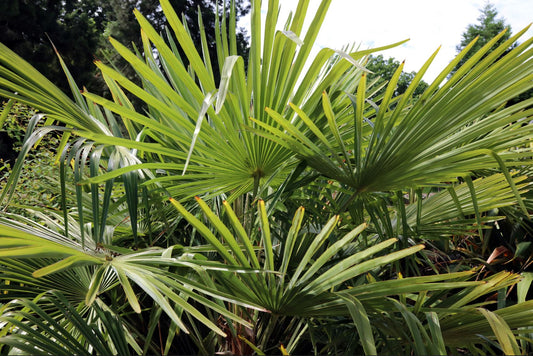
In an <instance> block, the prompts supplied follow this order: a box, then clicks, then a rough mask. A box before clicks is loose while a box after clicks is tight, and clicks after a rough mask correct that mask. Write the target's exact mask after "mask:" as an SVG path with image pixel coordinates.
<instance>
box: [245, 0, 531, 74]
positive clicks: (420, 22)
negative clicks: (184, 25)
mask: <svg viewBox="0 0 533 356" xmlns="http://www.w3.org/2000/svg"><path fill="white" fill-rule="evenodd" d="M266 3H267V1H266V0H263V8H264V9H263V11H262V12H263V15H264V16H265V15H266ZM297 3H298V0H280V4H281V14H280V21H279V22H280V26H281V24H284V22H285V20H286V18H287V15H288V14H289V11H294V10H295V9H296V5H297ZM319 3H320V1H319V0H311V2H310V7H309V10H308V16H307V17H308V21H310V20H311V18H312V16H313V14H314V13H315V11H316V9H317V8H318V5H319ZM490 3H491V4H493V5H494V6H495V8H496V10H497V11H498V18H502V17H503V18H504V19H505V22H506V23H507V24H509V25H511V29H512V33H517V32H518V31H519V30H521V29H523V28H524V27H526V26H527V25H528V24H530V23H531V22H533V0H491V1H490ZM486 4H487V1H486V0H446V1H444V0H372V1H368V0H367V1H362V0H332V3H331V5H330V8H329V11H328V13H327V15H326V19H325V21H324V24H323V25H322V29H321V32H320V34H319V36H318V38H317V42H316V43H317V44H316V49H315V50H316V51H318V49H320V48H322V47H330V48H334V49H341V48H342V47H343V46H344V45H347V44H352V43H355V44H356V45H360V48H361V49H366V48H372V47H379V46H383V45H387V44H391V43H394V42H398V41H401V40H404V39H408V38H409V39H410V41H409V42H407V43H406V44H404V45H402V46H401V47H396V48H393V49H389V50H387V51H383V52H380V54H383V56H384V57H385V58H388V57H394V58H395V59H396V60H398V61H402V60H405V67H404V70H405V71H407V72H411V71H418V70H419V69H420V67H421V66H422V65H423V63H424V62H425V61H426V60H427V59H428V58H429V56H430V55H431V54H432V53H433V52H434V51H435V50H436V49H437V48H438V47H439V46H442V47H441V49H440V51H439V54H438V55H437V58H436V59H435V61H434V62H433V64H432V65H431V67H430V68H429V70H428V73H426V75H425V77H424V80H426V81H428V82H430V81H432V80H433V79H434V78H435V77H436V76H437V75H438V73H440V71H441V70H442V69H444V67H445V66H446V65H447V64H448V63H449V62H450V60H451V59H452V58H453V57H454V56H455V54H456V50H455V46H456V45H457V44H459V42H460V41H461V34H462V33H463V32H464V31H465V29H466V27H467V26H468V25H469V24H477V23H478V17H479V16H480V14H481V13H480V11H479V10H480V9H482V8H483V7H484V6H485V5H486ZM247 22H248V21H246V20H244V21H243V25H246V23H247ZM248 23H249V22H248ZM263 23H264V22H263ZM304 30H305V28H304ZM531 36H533V30H532V29H530V30H529V31H528V32H527V33H526V34H525V35H524V36H523V37H522V40H523V39H525V38H527V37H531ZM315 53H316V52H315Z"/></svg>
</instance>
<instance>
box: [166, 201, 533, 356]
mask: <svg viewBox="0 0 533 356" xmlns="http://www.w3.org/2000/svg"><path fill="white" fill-rule="evenodd" d="M197 201H198V204H199V205H200V207H201V209H202V210H203V212H204V214H205V217H206V219H207V220H208V221H209V223H210V225H211V226H212V229H210V228H209V227H208V226H206V225H205V224H204V223H203V222H201V221H200V220H199V219H198V218H196V217H195V216H193V215H192V214H190V213H189V212H188V211H187V210H186V209H185V208H184V207H183V206H182V205H181V204H180V203H179V202H177V201H175V200H171V202H172V204H173V205H174V206H175V207H176V209H177V210H178V211H179V212H180V213H181V214H183V216H184V217H185V218H186V219H187V220H188V221H189V222H190V223H191V224H192V225H193V226H194V227H195V228H196V229H197V230H198V232H200V234H202V236H203V237H204V238H205V239H206V241H207V242H208V243H209V245H211V246H212V247H213V248H214V249H215V250H216V251H217V252H218V254H219V255H220V257H221V258H223V259H224V261H225V263H226V264H227V265H228V266H231V267H232V270H239V269H241V271H242V272H243V273H237V274H229V273H228V271H223V270H220V271H217V270H213V271H211V272H212V273H211V276H212V277H213V278H214V284H213V286H212V288H213V289H210V288H206V287H204V286H200V285H195V286H194V288H198V289H202V290H203V291H204V293H208V294H211V295H213V296H215V295H218V296H219V297H222V298H223V299H225V300H227V301H231V302H236V303H237V304H239V305H246V304H248V305H256V306H261V307H263V308H265V310H264V311H266V312H269V313H271V314H272V315H273V316H274V317H279V316H288V317H296V318H316V317H332V316H348V315H350V316H352V318H353V321H354V324H355V327H356V328H357V331H358V334H359V338H360V341H361V344H362V345H363V348H364V350H365V353H366V354H374V353H375V350H376V345H377V344H378V343H377V342H375V340H378V338H379V339H381V338H383V339H389V338H391V337H398V338H401V340H403V342H404V343H405V344H408V343H409V342H412V345H411V346H409V347H412V350H417V351H416V352H418V353H419V354H424V353H426V354H427V353H439V354H446V350H447V349H446V348H452V349H453V348H454V347H460V346H464V345H469V344H474V343H476V342H478V341H479V340H480V339H479V338H480V335H482V337H491V338H494V339H495V340H497V341H498V342H499V343H500V345H502V347H503V349H506V350H508V349H509V348H508V347H507V345H508V344H509V342H511V343H515V344H516V339H515V338H514V336H512V337H511V338H510V339H509V335H512V334H513V333H514V334H527V333H528V329H527V328H524V327H523V326H525V325H532V321H531V320H532V319H531V315H532V313H533V312H532V311H531V310H529V309H527V307H526V308H524V307H520V306H519V305H516V306H510V307H505V308H501V309H499V310H497V311H496V312H491V311H489V310H487V309H486V308H485V306H486V305H488V304H490V301H488V300H484V301H482V302H480V300H482V299H484V298H486V296H489V295H491V294H493V293H496V292H498V291H499V292H501V291H502V290H503V291H504V290H506V288H508V287H511V286H513V285H515V284H516V283H518V282H519V281H520V279H521V277H520V276H519V275H516V274H513V273H509V272H501V273H498V274H495V275H493V276H491V277H489V278H486V279H484V280H481V281H469V279H470V277H472V276H473V273H474V272H472V271H466V272H457V273H447V274H440V275H432V276H421V277H409V278H402V277H401V275H400V276H399V278H397V279H393V280H391V279H389V280H383V281H379V280H376V279H374V278H373V277H371V275H372V274H373V273H377V274H379V272H378V271H380V270H381V269H380V267H382V266H385V265H388V264H390V263H393V262H394V261H397V260H399V259H402V258H405V257H407V256H411V255H413V254H416V253H417V252H419V251H421V250H422V249H423V248H424V246H423V245H416V246H412V247H409V248H406V249H401V250H397V251H395V252H389V251H388V250H390V247H391V246H392V245H394V244H395V243H396V242H397V239H390V240H386V241H383V242H378V241H379V237H378V236H377V235H374V236H373V237H372V238H370V240H372V241H374V243H373V245H372V246H371V247H368V248H362V245H363V244H364V242H363V240H364V239H362V238H361V233H362V232H363V231H364V230H365V229H366V224H363V225H360V226H358V227H356V228H355V229H353V230H352V231H350V232H349V233H347V234H345V235H343V236H336V235H335V228H336V226H337V225H338V222H339V217H338V216H336V217H333V218H332V219H330V220H329V221H328V222H327V223H326V224H325V225H324V226H323V228H322V230H321V231H320V232H317V233H311V232H310V231H305V230H304V229H302V221H303V217H304V216H303V215H304V209H303V208H301V209H299V210H298V211H297V212H296V213H295V215H294V218H293V221H292V225H291V228H290V229H289V231H288V233H287V234H286V235H285V236H282V235H279V234H277V233H275V232H274V231H273V229H274V225H273V224H271V222H270V221H269V218H268V217H267V209H266V207H265V203H264V202H263V201H261V200H260V201H259V202H258V212H257V219H258V220H259V221H258V224H259V226H260V231H259V232H258V233H257V234H254V233H252V234H251V235H249V234H247V233H246V231H245V228H244V227H243V226H242V225H241V223H240V222H239V220H238V218H237V217H236V215H235V213H234V212H233V210H232V209H231V206H230V204H228V203H227V202H224V207H225V216H226V219H227V221H228V222H229V224H228V225H226V224H224V223H223V222H222V221H221V220H220V218H219V217H218V216H217V215H216V214H215V213H214V212H213V211H212V210H211V209H210V208H209V207H208V206H207V205H206V203H205V202H203V201H202V200H201V199H199V198H197ZM220 241H224V242H225V243H224V244H222V243H221V242H220ZM352 249H353V250H355V251H358V252H356V253H353V254H352V253H346V250H350V251H352ZM247 270H253V271H254V273H244V272H245V271H247ZM365 274H367V275H368V276H365ZM527 288H528V286H526V289H527ZM452 291H453V293H452ZM522 299H523V298H522ZM522 302H524V301H523V300H522ZM531 304H532V302H531V301H528V302H525V304H522V305H523V306H525V305H531ZM274 320H275V319H274ZM406 323H407V324H408V325H409V327H408V329H406V328H405V325H406ZM497 325H499V326H498V327H497ZM469 328H473V329H470V332H466V330H469ZM471 330H476V332H475V333H472V332H471ZM478 331H479V333H478ZM509 340H510V341H509ZM407 349H408V348H407Z"/></svg>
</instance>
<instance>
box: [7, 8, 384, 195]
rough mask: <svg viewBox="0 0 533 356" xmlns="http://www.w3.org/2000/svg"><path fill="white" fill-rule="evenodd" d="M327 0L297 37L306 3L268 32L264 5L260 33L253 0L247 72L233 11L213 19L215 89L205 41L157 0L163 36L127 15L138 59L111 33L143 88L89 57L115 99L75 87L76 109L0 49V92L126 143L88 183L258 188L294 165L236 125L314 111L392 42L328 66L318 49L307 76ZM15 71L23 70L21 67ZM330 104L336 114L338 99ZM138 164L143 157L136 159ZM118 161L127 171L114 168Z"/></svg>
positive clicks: (272, 16) (97, 137)
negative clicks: (135, 33)
mask: <svg viewBox="0 0 533 356" xmlns="http://www.w3.org/2000/svg"><path fill="white" fill-rule="evenodd" d="M329 3H330V1H327V0H325V1H322V3H321V5H320V7H319V9H318V11H317V12H316V14H315V16H314V18H313V20H312V23H311V25H310V27H309V30H308V31H307V33H305V35H302V28H303V24H304V18H305V16H306V12H307V8H308V5H309V1H300V3H299V5H298V8H297V10H296V12H295V13H294V16H293V17H292V18H291V20H290V21H289V22H288V23H287V25H286V26H285V28H284V29H283V30H282V31H277V30H276V29H275V28H276V24H277V22H278V7H279V1H271V2H269V8H268V13H267V17H266V22H265V31H264V36H263V37H261V36H262V32H261V31H262V26H261V23H260V12H261V6H260V1H258V0H255V1H252V33H251V47H250V54H249V63H248V73H246V71H245V64H244V61H243V59H242V58H241V57H239V56H238V55H237V52H236V43H235V36H231V34H232V33H235V26H236V24H235V17H234V15H231V16H230V18H229V19H226V18H223V19H222V23H217V36H216V38H217V51H218V63H216V64H215V65H218V66H219V68H220V71H221V80H220V83H219V85H218V88H217V86H216V83H215V79H214V74H213V70H212V67H211V62H210V59H209V55H208V54H207V52H206V48H207V44H206V43H203V46H202V48H203V51H202V53H199V52H198V50H197V49H196V48H195V47H194V45H193V42H192V40H191V38H190V36H189V34H188V32H187V26H186V24H184V23H182V22H181V21H180V20H179V18H178V16H177V15H176V14H175V13H174V11H173V9H172V6H171V5H170V3H169V2H168V0H163V1H162V2H161V6H162V9H163V11H164V12H165V16H166V18H167V19H168V21H169V24H170V26H171V28H172V29H173V34H172V35H170V33H169V35H168V42H166V41H164V40H163V38H162V37H161V36H160V35H159V34H157V33H156V31H155V30H154V28H153V27H152V26H151V25H150V24H149V22H148V21H147V20H146V19H145V18H144V17H143V16H142V15H141V14H140V13H139V12H138V11H136V12H135V16H136V17H137V19H138V21H139V23H140V25H141V28H142V39H143V52H144V57H141V56H140V55H136V54H135V53H133V52H131V51H130V50H128V49H127V48H126V47H125V46H124V45H122V44H120V43H118V42H117V41H115V40H114V39H110V40H111V43H112V45H113V46H114V47H115V49H116V50H117V52H118V53H119V54H120V55H121V56H122V57H123V58H124V59H125V60H126V61H127V62H129V64H130V65H131V66H132V67H133V69H135V71H136V72H137V74H138V75H139V77H140V79H141V83H142V87H141V86H139V85H137V84H136V83H134V82H132V81H131V80H129V79H128V78H126V77H125V76H123V75H122V74H120V73H119V72H117V71H115V70H113V69H112V68H110V67H108V66H106V65H104V64H103V63H101V62H96V65H97V66H98V67H99V68H100V69H101V71H102V73H103V76H104V78H105V79H106V82H107V84H108V87H109V89H110V91H111V93H112V95H113V100H112V101H110V100H107V99H104V98H102V97H98V96H96V95H93V94H89V93H85V97H86V101H87V102H86V103H85V102H83V100H82V99H81V97H80V95H79V92H77V88H76V87H75V86H73V91H74V92H75V93H74V95H75V97H76V99H77V104H78V105H76V104H74V103H73V102H71V101H70V100H68V98H67V97H66V96H65V95H64V94H62V93H60V92H59V91H58V90H57V88H55V87H54V86H53V85H52V84H51V83H49V82H48V81H47V80H46V79H45V78H43V77H42V75H40V74H38V73H35V70H34V69H33V68H31V67H29V66H27V67H28V68H22V66H18V65H17V64H18V63H20V61H21V59H20V58H18V57H17V56H16V55H15V54H14V53H12V52H11V51H10V50H9V49H7V48H5V47H4V46H2V47H1V49H2V55H1V56H0V63H1V64H2V67H1V69H2V73H3V77H4V78H6V79H2V80H1V81H0V90H1V91H0V94H2V95H3V96H6V97H9V98H14V99H16V100H19V101H21V102H25V103H27V104H29V105H32V106H34V107H36V108H38V109H40V110H42V111H43V112H45V113H47V114H49V115H50V118H52V119H55V120H58V121H60V122H63V123H66V124H68V125H70V126H71V127H73V129H74V130H75V132H76V133H78V134H80V135H81V136H83V137H85V138H88V139H91V140H94V141H96V142H97V143H101V144H104V145H115V146H123V147H126V148H129V149H132V150H134V152H135V154H136V155H137V156H138V157H139V158H141V160H138V159H137V160H135V159H134V158H128V159H124V160H123V163H122V164H121V165H120V166H118V167H113V172H110V173H108V175H101V176H99V177H98V178H94V180H88V182H96V181H103V180H109V179H111V178H113V177H114V176H117V175H121V174H123V173H124V171H127V170H136V169H140V168H146V169H148V170H151V171H157V172H159V174H158V176H157V178H154V177H152V178H154V179H152V181H151V182H152V183H155V182H158V183H159V184H162V185H163V186H164V187H165V188H166V189H167V190H168V192H169V193H170V194H171V195H172V196H175V197H180V198H181V197H192V196H194V195H197V194H204V193H210V194H211V195H217V194H220V193H226V194H234V196H235V197H237V196H239V195H241V194H242V193H245V192H247V191H250V190H251V189H252V188H254V187H255V188H258V186H259V185H260V184H264V183H265V182H267V181H270V182H272V180H271V179H272V178H273V176H274V175H275V174H276V173H279V171H280V169H281V170H282V168H283V167H286V166H288V165H289V166H290V165H291V164H292V163H293V162H294V161H293V153H292V152H291V151H290V150H288V149H286V147H284V146H283V145H281V144H280V143H277V142H273V141H271V140H268V139H265V138H263V137H261V136H257V135H255V134H252V133H250V132H249V131H246V130H244V129H243V127H244V126H252V127H253V126H255V124H254V123H253V122H252V121H250V118H253V119H254V120H257V121H259V122H261V123H265V124H268V125H274V127H278V126H279V125H278V124H277V123H276V122H275V121H274V120H273V119H272V118H271V117H270V116H269V115H267V114H266V112H265V110H264V109H265V107H269V108H271V109H272V110H276V111H278V112H280V113H285V111H286V108H287V104H288V103H289V101H291V102H293V103H295V104H296V105H304V106H305V107H306V109H308V110H310V111H312V110H314V108H315V107H316V106H317V105H319V100H318V99H319V98H320V95H321V93H322V91H323V90H325V89H326V88H330V89H329V90H331V91H332V92H333V91H334V92H343V91H347V92H350V91H353V90H354V89H355V87H354V83H356V82H357V81H356V80H355V79H356V78H357V77H359V76H360V75H361V73H362V70H361V69H360V68H358V67H360V65H359V64H358V62H357V61H359V60H360V59H361V58H363V56H364V55H366V54H368V53H371V52H372V51H376V50H380V49H384V48H388V47H391V46H387V47H383V48H379V49H374V50H368V51H360V52H354V53H351V54H350V55H347V54H345V53H342V52H339V51H337V52H338V53H342V56H341V57H342V58H344V59H343V60H340V61H339V60H337V61H334V62H331V63H330V59H331V58H332V55H333V54H335V53H336V51H334V50H332V49H323V50H321V52H320V53H319V54H318V56H317V57H316V58H315V60H314V61H313V62H312V64H311V66H310V67H309V69H308V70H307V71H306V72H305V71H304V64H305V63H306V62H307V60H308V57H309V54H310V51H311V48H312V46H313V44H314V41H315V38H316V36H317V34H318V31H319V29H320V25H321V24H322V21H323V19H324V16H325V13H326V10H327V8H328V6H329ZM232 14H233V13H232ZM200 15H201V14H200ZM228 28H229V30H227V29H228ZM202 31H203V29H202ZM227 33H229V34H230V35H229V36H227V35H226V34H227ZM300 37H302V38H303V39H302V40H300ZM174 38H175V39H176V40H177V43H175V42H174ZM178 45H179V50H178ZM180 53H181V55H180ZM183 55H184V56H185V58H183V60H182V58H181V56H183ZM185 63H188V65H186V64H185ZM20 69H23V70H24V71H25V72H26V73H22V72H19V70H20ZM333 88H334V89H333ZM14 92H16V93H14ZM125 92H129V93H130V94H132V95H134V96H136V97H137V98H138V99H140V100H141V101H143V102H144V103H145V104H146V106H147V108H148V109H147V111H146V112H138V111H136V110H135V109H134V107H133V106H132V105H131V103H130V101H129V100H128V98H127V96H126V95H125ZM43 96H47V98H46V99H44V97H43ZM95 104H97V105H100V106H101V107H103V108H105V110H106V114H105V115H102V114H101V113H98V111H99V110H98V109H95V108H97V107H98V106H97V105H95ZM333 110H335V111H337V112H340V111H342V110H341V109H340V108H339V107H337V105H336V103H334V104H333ZM111 112H112V113H115V114H116V115H118V116H120V117H121V119H122V121H123V123H124V126H125V127H126V129H127V136H126V137H122V134H121V133H120V130H117V129H116V128H114V127H113V122H114V120H115V119H114V118H113V117H110V116H109V114H110V113H111ZM322 116H323V115H322ZM108 125H109V128H108V127H107V126H108ZM122 154H123V155H124V154H125V153H124V152H122ZM142 161H144V162H147V163H144V164H141V162H142ZM148 162H149V163H148ZM137 163H138V164H137ZM120 167H125V168H124V169H123V170H117V168H120ZM128 167H129V168H128ZM110 170H111V169H110ZM280 178H283V177H280ZM275 181H276V180H274V182H275Z"/></svg>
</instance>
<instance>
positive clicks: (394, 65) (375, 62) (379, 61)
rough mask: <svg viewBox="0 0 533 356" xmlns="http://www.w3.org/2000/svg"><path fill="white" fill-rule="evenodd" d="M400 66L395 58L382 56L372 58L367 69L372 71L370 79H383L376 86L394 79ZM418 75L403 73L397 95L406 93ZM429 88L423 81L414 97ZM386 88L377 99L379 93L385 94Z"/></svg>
mask: <svg viewBox="0 0 533 356" xmlns="http://www.w3.org/2000/svg"><path fill="white" fill-rule="evenodd" d="M399 66H400V62H399V61H397V60H396V59H394V58H387V59H385V58H384V57H383V55H382V54H380V55H377V56H370V58H369V60H368V64H367V65H366V67H367V69H368V70H370V71H372V73H373V74H372V75H370V76H369V78H370V79H372V78H376V77H378V76H379V77H381V79H379V80H378V82H377V83H376V85H380V84H381V83H384V82H388V81H390V80H391V79H392V76H393V75H394V72H395V71H396V70H397V69H398V67H399ZM415 75H416V72H409V73H407V72H403V73H402V74H400V78H399V79H398V84H397V87H396V90H395V92H394V94H395V95H401V94H403V93H405V91H406V90H407V88H408V87H409V84H411V82H412V81H413V79H414V77H415ZM427 87H428V84H427V83H426V82H424V81H421V82H420V84H419V85H418V87H417V88H416V90H415V92H414V95H415V96H419V95H420V94H422V93H423V92H424V90H425V89H426V88H427ZM384 90H385V88H383V89H381V90H380V91H379V92H378V94H377V97H379V93H383V92H384Z"/></svg>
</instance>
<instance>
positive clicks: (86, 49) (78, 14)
mask: <svg viewBox="0 0 533 356" xmlns="http://www.w3.org/2000/svg"><path fill="white" fill-rule="evenodd" d="M223 2H224V1H222V0H220V1H218V4H217V3H216V2H213V1H207V0H172V1H171V4H172V6H173V8H174V11H175V12H176V13H177V14H178V15H181V14H183V17H182V18H183V19H185V21H186V22H187V26H188V28H189V30H190V33H191V37H192V39H193V41H194V43H195V44H196V45H197V46H199V45H200V30H199V26H198V13H199V12H201V14H202V17H203V24H204V27H205V32H206V38H207V42H208V46H209V49H210V55H211V57H212V60H214V59H215V58H214V56H215V54H216V52H215V19H216V17H217V16H218V15H219V14H221V11H223V9H224V4H223ZM235 6H236V9H237V11H236V16H237V17H239V16H243V15H245V14H246V13H248V11H249V2H248V1H247V0H237V1H236V2H235ZM134 8H137V9H139V11H140V12H141V13H142V14H143V15H144V16H146V17H147V18H148V19H150V21H151V23H152V24H153V26H154V27H155V29H156V30H157V31H158V32H164V28H165V26H166V24H167V23H166V18H165V15H164V14H163V12H162V11H161V8H160V6H159V1H156V0H143V1H139V0H109V1H107V0H85V1H78V0H65V1H53V0H35V1H21V0H5V1H2V2H0V42H2V43H3V44H5V45H6V46H8V47H9V48H11V49H12V50H13V51H14V52H15V53H17V54H18V55H20V56H21V57H23V58H25V59H26V60H28V62H30V63H31V64H32V65H33V66H35V67H36V68H37V69H38V70H39V71H41V72H42V73H46V76H47V77H48V78H49V79H51V80H52V82H53V83H54V84H56V85H59V86H60V87H61V88H62V89H63V90H64V91H67V90H68V85H67V81H66V79H65V76H64V74H63V71H62V70H61V67H60V66H59V63H58V60H57V56H56V55H55V53H54V50H53V47H52V44H51V42H52V43H53V44H54V45H55V47H56V48H57V50H58V51H59V53H60V54H61V56H62V57H63V59H64V60H65V62H66V63H67V65H68V66H69V69H70V70H71V72H72V75H73V76H74V78H75V79H76V81H77V82H78V83H80V84H83V85H84V86H87V87H89V89H90V90H93V91H96V92H100V90H101V88H102V86H103V84H102V83H101V82H100V80H99V77H98V75H97V74H96V67H95V66H94V64H93V61H94V60H95V58H98V59H101V60H104V61H106V60H108V59H109V60H111V61H117V60H118V58H119V56H115V55H114V51H112V50H111V48H112V47H111V46H110V45H108V41H107V37H109V36H111V37H113V38H115V39H117V40H118V41H119V42H121V43H123V44H125V45H126V46H128V47H132V46H131V45H132V43H133V44H135V46H137V48H141V47H140V36H139V31H140V27H139V25H138V23H137V21H136V20H135V16H134V15H133V9H134ZM226 10H227V11H229V9H226ZM237 32H238V33H237V36H238V42H237V44H238V46H237V47H238V50H239V52H240V53H242V54H244V53H245V52H246V48H247V38H246V32H245V30H243V29H238V31H237ZM114 64H117V65H118V66H119V68H121V69H123V70H125V71H126V73H125V74H126V75H128V74H131V73H128V69H127V67H126V66H125V65H124V64H123V63H120V62H118V63H114ZM130 76H131V75H130Z"/></svg>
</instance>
